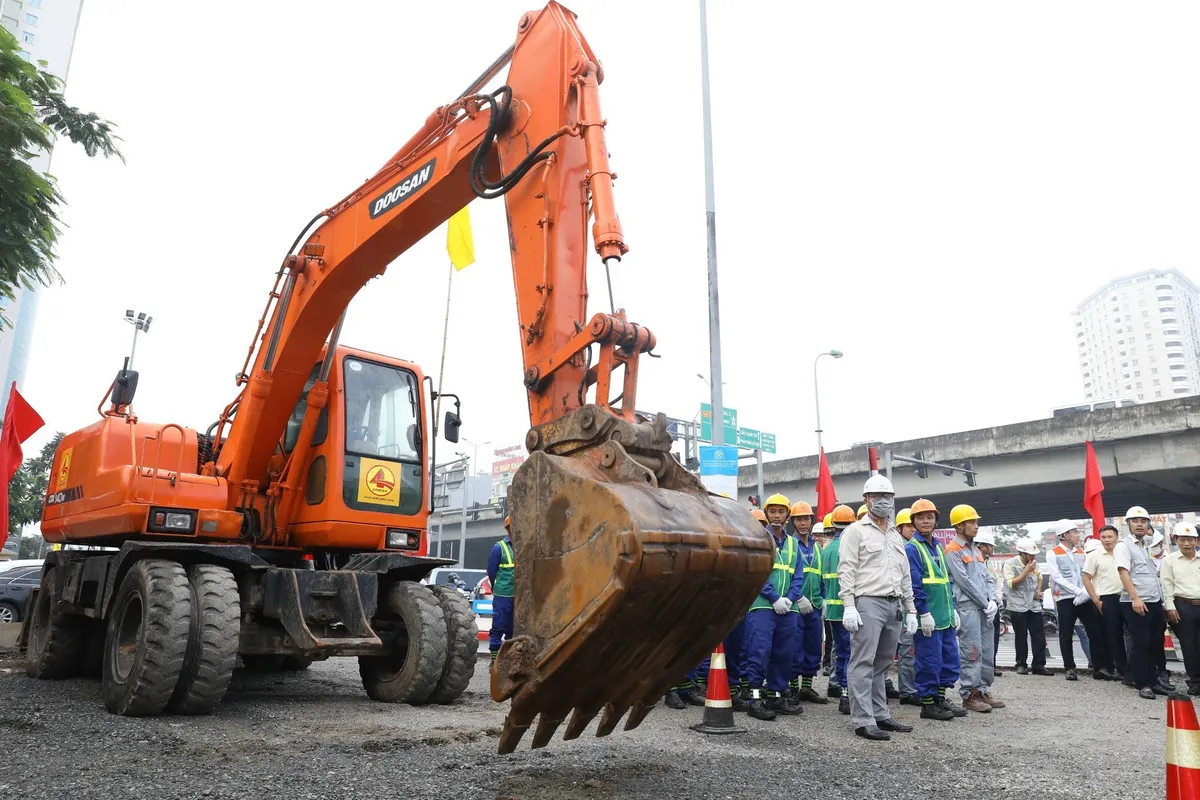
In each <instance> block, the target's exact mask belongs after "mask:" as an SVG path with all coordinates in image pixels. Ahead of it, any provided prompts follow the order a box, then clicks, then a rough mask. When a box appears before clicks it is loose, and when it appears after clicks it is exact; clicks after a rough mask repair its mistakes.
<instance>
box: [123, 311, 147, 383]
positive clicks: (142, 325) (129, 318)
mask: <svg viewBox="0 0 1200 800" xmlns="http://www.w3.org/2000/svg"><path fill="white" fill-rule="evenodd" d="M153 320H154V317H151V316H149V315H147V314H146V312H145V311H139V312H137V313H136V315H135V313H134V310H133V309H132V308H127V309H125V321H126V322H128V323H129V324H130V325H132V326H133V347H131V348H129V365H128V366H127V367H126V369H133V356H134V354H135V353H137V335H138V333H145V332H146V331H149V330H150V323H151V322H152V321H153Z"/></svg>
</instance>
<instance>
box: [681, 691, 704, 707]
mask: <svg viewBox="0 0 1200 800" xmlns="http://www.w3.org/2000/svg"><path fill="white" fill-rule="evenodd" d="M705 691H707V690H705ZM704 694H705V692H702V691H700V689H699V688H696V689H688V690H687V691H684V692H680V693H679V698H680V699H681V700H683V702H685V703H687V704H688V705H689V706H702V705H704Z"/></svg>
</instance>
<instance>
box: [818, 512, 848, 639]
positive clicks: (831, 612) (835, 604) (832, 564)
mask: <svg viewBox="0 0 1200 800" xmlns="http://www.w3.org/2000/svg"><path fill="white" fill-rule="evenodd" d="M841 547H842V532H841V531H838V532H837V535H836V536H834V537H833V538H832V539H830V540H829V544H827V545H825V551H824V552H823V553H822V554H821V557H822V559H823V560H824V562H825V563H824V564H823V565H822V567H821V568H822V569H823V570H825V571H824V572H823V573H821V577H822V578H824V579H825V619H827V620H831V621H833V622H841V621H842V611H843V610H844V609H843V604H842V598H840V597H838V590H839V589H840V588H841V584H840V583H839V582H838V573H837V570H838V561H839V560H840V559H839V558H838V556H839V552H840V550H841Z"/></svg>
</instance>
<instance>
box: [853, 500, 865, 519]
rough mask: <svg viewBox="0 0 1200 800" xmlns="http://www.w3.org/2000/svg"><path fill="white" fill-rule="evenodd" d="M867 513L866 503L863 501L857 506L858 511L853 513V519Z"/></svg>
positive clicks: (860, 517)
mask: <svg viewBox="0 0 1200 800" xmlns="http://www.w3.org/2000/svg"><path fill="white" fill-rule="evenodd" d="M866 515H867V504H866V503H863V504H862V505H861V506H859V507H858V511H857V512H856V513H855V514H854V517H855V519H862V518H863V517H865V516H866Z"/></svg>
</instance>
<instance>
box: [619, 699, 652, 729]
mask: <svg viewBox="0 0 1200 800" xmlns="http://www.w3.org/2000/svg"><path fill="white" fill-rule="evenodd" d="M656 705H658V701H657V700H655V701H653V702H651V703H647V702H646V701H644V700H643V701H641V702H639V703H634V706H633V710H632V711H630V712H629V719H627V720H625V730H627V731H631V730H633V729H634V728H636V727H637V726H638V725H641V724H642V720H644V719H645V718H646V715H647V714H649V713H650V712H651V711H653V710H654V707H655V706H656Z"/></svg>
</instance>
